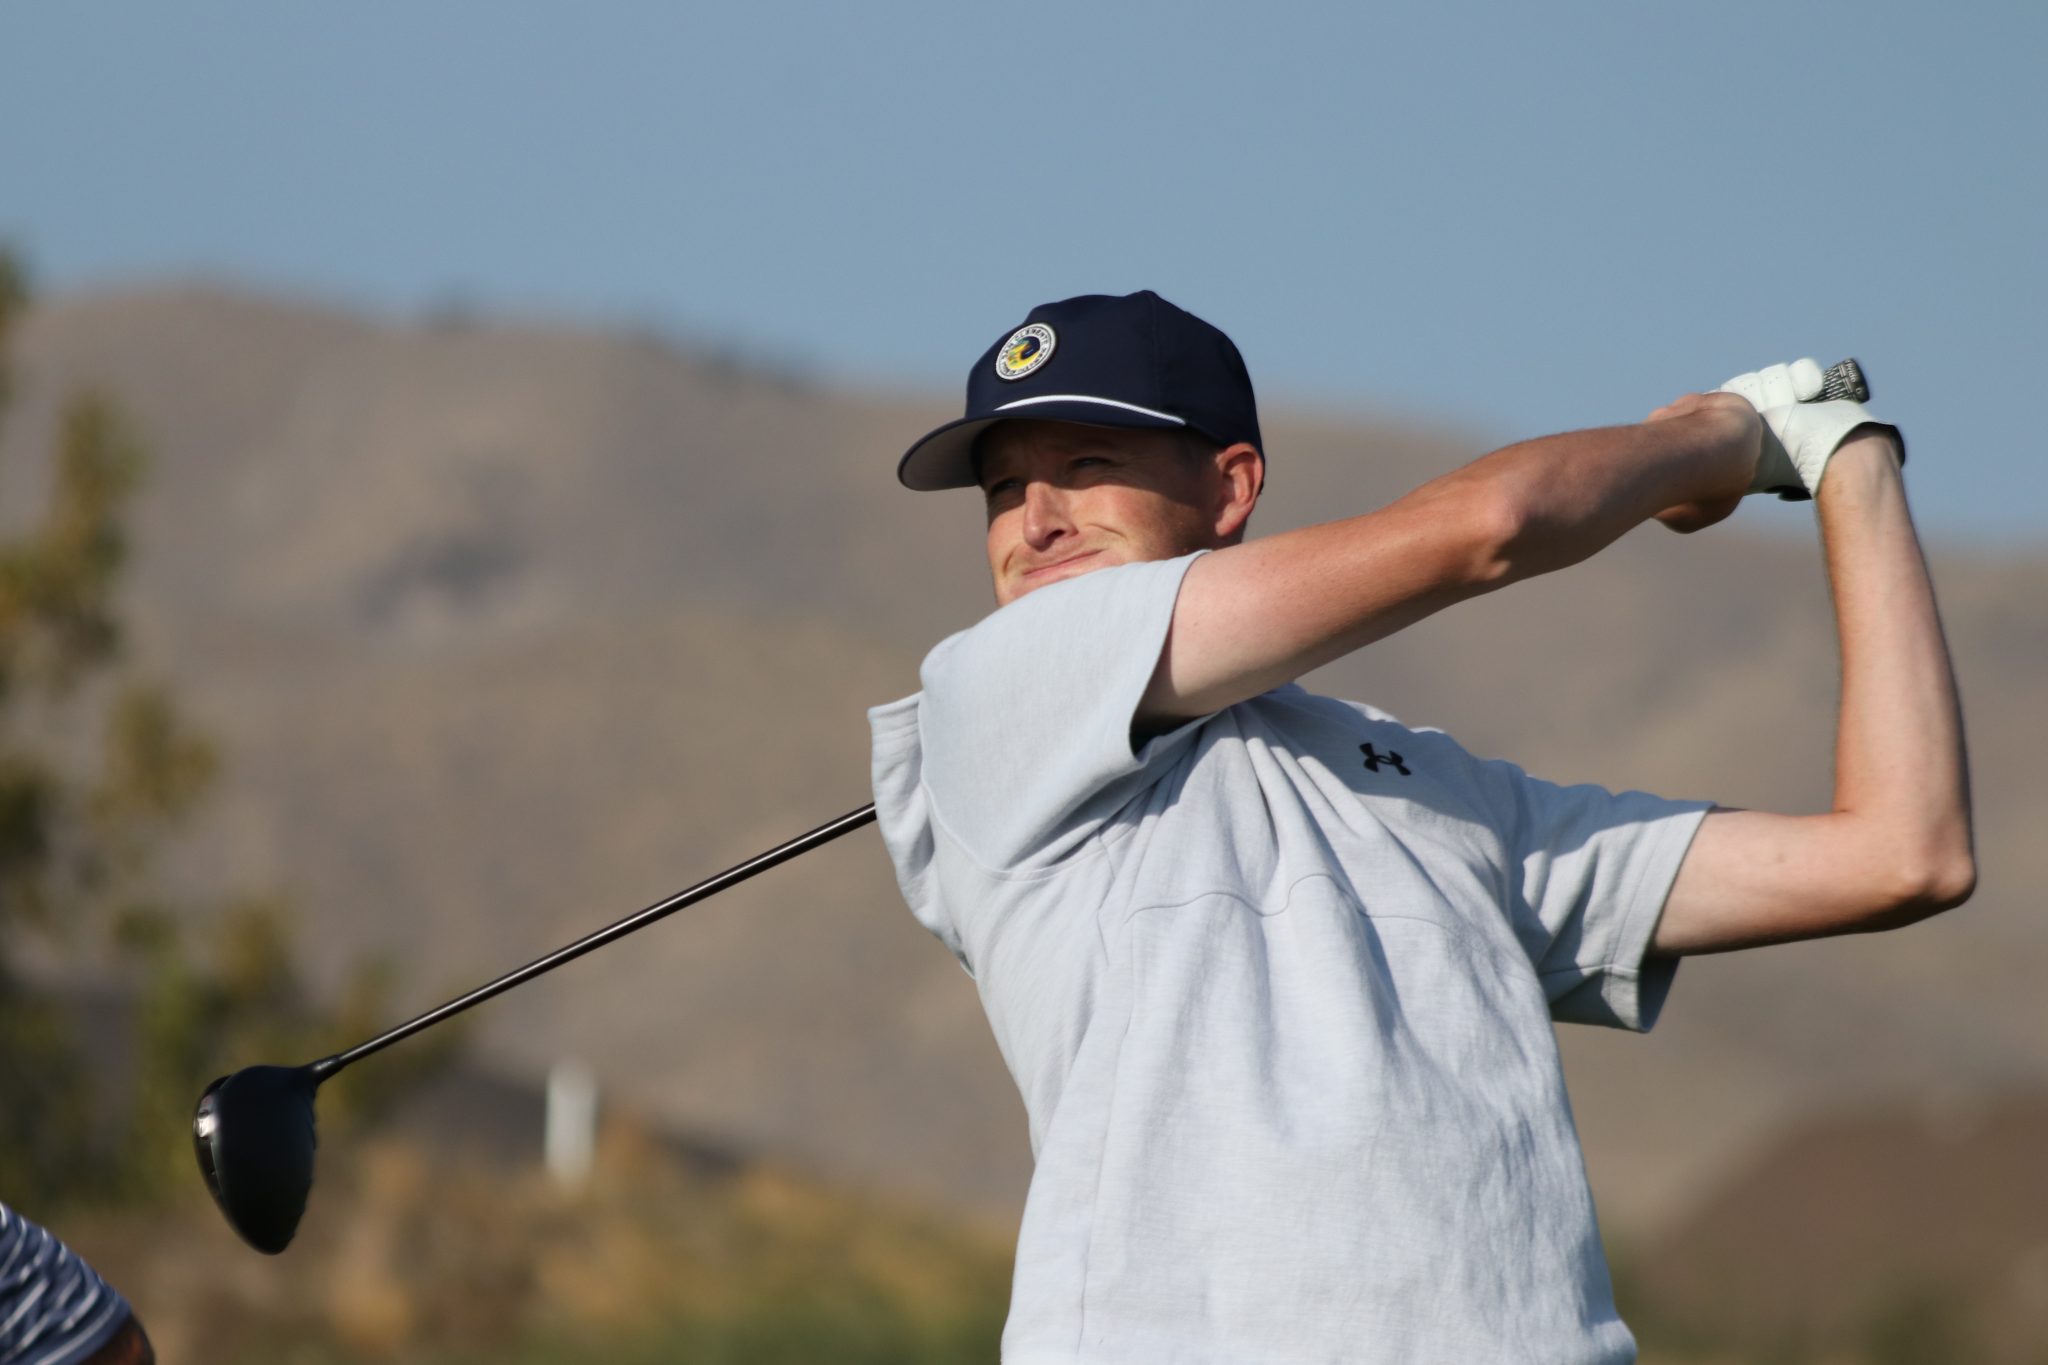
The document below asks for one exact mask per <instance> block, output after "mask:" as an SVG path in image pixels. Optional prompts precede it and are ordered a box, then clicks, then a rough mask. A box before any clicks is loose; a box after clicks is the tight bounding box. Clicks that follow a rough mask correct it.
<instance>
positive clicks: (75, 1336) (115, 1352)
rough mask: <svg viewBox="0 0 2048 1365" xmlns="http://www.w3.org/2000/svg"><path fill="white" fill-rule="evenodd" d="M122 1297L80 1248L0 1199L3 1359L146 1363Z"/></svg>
mask: <svg viewBox="0 0 2048 1365" xmlns="http://www.w3.org/2000/svg"><path fill="white" fill-rule="evenodd" d="M155 1359H156V1353H155V1352H154V1351H152V1350H151V1349H150V1345H149V1338H148V1337H147V1336H146V1335H144V1334H143V1331H142V1324H141V1323H140V1322H139V1321H137V1320H136V1317H135V1314H134V1313H133V1312H132V1311H130V1309H129V1307H128V1303H127V1300H125V1299H123V1298H122V1297H121V1296H120V1295H119V1294H118V1293H116V1292H115V1291H114V1290H113V1288H112V1287H111V1286H109V1285H108V1284H107V1282H106V1281H105V1280H102V1279H101V1278H100V1277H99V1276H98V1275H97V1274H95V1273H94V1271H93V1268H92V1267H91V1266H89V1265H87V1264H86V1263H85V1262H84V1261H83V1260H81V1259H80V1258H79V1256H78V1254H77V1253H76V1252H74V1251H72V1250H71V1249H70V1248H69V1247H67V1246H65V1245H64V1244H63V1243H62V1242H60V1241H58V1240H57V1239H56V1238H55V1237H53V1236H51V1235H50V1233H49V1232H48V1230H47V1229H44V1228H41V1227H38V1226H37V1225H36V1224H34V1223H31V1222H29V1221H28V1220H27V1219H26V1218H23V1217H22V1216H21V1215H20V1214H18V1213H16V1212H15V1211H14V1210H13V1209H10V1208H8V1207H7V1206H6V1205H5V1204H0V1365H150V1362H151V1361H153V1360H155Z"/></svg>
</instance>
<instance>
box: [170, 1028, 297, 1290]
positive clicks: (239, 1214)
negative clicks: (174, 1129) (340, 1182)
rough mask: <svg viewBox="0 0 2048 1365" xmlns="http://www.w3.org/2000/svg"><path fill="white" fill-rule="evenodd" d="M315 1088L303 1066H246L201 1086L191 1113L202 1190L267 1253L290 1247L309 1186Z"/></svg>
mask: <svg viewBox="0 0 2048 1365" xmlns="http://www.w3.org/2000/svg"><path fill="white" fill-rule="evenodd" d="M319 1086H320V1078H319V1077H318V1076H317V1075H316V1074H315V1073H314V1071H313V1068H312V1067H309V1066H297V1067H291V1066H252V1067H249V1068H247V1069H245V1070H242V1071H237V1072H235V1073H234V1074H233V1075H232V1076H223V1077H221V1078H220V1079H219V1080H217V1081H215V1082H214V1083H213V1084H212V1085H209V1086H207V1087H206V1092H205V1093H204V1094H202V1095H201V1096H200V1097H199V1108H198V1109H197V1110H196V1111H194V1113H193V1115H192V1144H193V1146H194V1147H195V1148H197V1149H198V1152H199V1171H200V1174H202V1175H204V1176H205V1177H206V1188H207V1189H209V1190H211V1191H212V1192H213V1199H214V1202H215V1203H217V1204H219V1205H220V1211H221V1212H222V1213H223V1214H226V1215H227V1220H228V1224H229V1226H231V1227H233V1228H234V1230H235V1231H236V1232H238V1233H240V1234H241V1236H242V1240H243V1241H245V1242H247V1243H248V1244H249V1245H250V1246H252V1247H255V1248H256V1249H257V1250H258V1251H261V1252H266V1253H268V1254H269V1255H272V1256H275V1255H276V1254H277V1253H278V1252H280V1251H283V1250H284V1249H285V1248H286V1247H288V1246H290V1245H291V1243H292V1234H293V1233H295V1232H297V1231H298V1230H299V1215H300V1214H302V1213H304V1212H305V1211H306V1195H307V1194H308V1193H309V1192H310V1191H311V1190H312V1188H313V1148H314V1146H315V1144H316V1138H315V1136H314V1131H313V1092H314V1091H315V1090H317V1089H318V1088H319Z"/></svg>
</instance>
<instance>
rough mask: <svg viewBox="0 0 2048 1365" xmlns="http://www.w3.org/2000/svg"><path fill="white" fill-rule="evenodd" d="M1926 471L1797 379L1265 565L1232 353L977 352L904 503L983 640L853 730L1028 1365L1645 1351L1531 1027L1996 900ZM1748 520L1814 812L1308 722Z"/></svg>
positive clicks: (1078, 318)
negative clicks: (975, 1023) (1794, 650)
mask: <svg viewBox="0 0 2048 1365" xmlns="http://www.w3.org/2000/svg"><path fill="white" fill-rule="evenodd" d="M1902 459H1903V446H1902V444H1901V442H1900V439H1899V437H1898V435H1897V433H1896V431H1895V430H1894V429H1892V428H1890V427H1887V426H1883V425H1879V424H1877V423H1875V422H1874V421H1873V420H1872V419H1871V418H1870V417H1869V415H1868V413H1867V412H1865V410H1864V409H1863V407H1862V406H1861V404H1860V403H1859V402H1857V401H1856V400H1854V399H1852V398H1834V397H1828V396H1825V395H1824V393H1823V392H1822V375H1821V371H1820V370H1819V367H1818V366H1815V365H1813V364H1812V362H1799V363H1798V364H1795V365H1791V366H1782V365H1781V366H1773V367H1770V368H1769V369H1766V370H1762V371H1758V372H1756V373H1754V374H1749V375H1744V376H1741V377H1740V378H1738V379H1736V380H1733V381H1730V383H1729V385H1727V386H1725V391H1721V392H1714V393H1701V394H1689V395H1687V396H1685V397H1682V398H1680V399H1679V400H1677V401H1676V402H1674V403H1672V404H1671V405H1669V406H1667V407H1663V408H1660V409H1658V410H1657V411H1656V412H1653V413H1652V414H1651V415H1650V417H1649V418H1648V420H1646V421H1644V422H1643V423H1641V424H1639V425H1635V426H1626V427H1617V428H1610V429H1604V430H1589V431H1580V432H1574V433H1570V434H1567V435H1561V436H1551V437H1545V438H1543V439H1540V440H1534V441H1527V442H1523V443H1520V444H1517V445H1512V446H1509V447H1507V448H1505V449H1503V450H1499V451H1496V452H1494V453H1493V454H1490V455H1488V456H1486V457H1485V458H1483V459H1480V460H1478V461H1476V462H1474V463H1472V464H1470V465H1468V466H1466V467H1465V468H1463V469H1460V470H1458V471H1456V472H1455V473H1452V474H1449V475H1447V476H1445V477H1443V478H1440V479H1437V480H1435V481H1434V482H1431V483H1429V484H1426V485H1424V486H1423V487H1422V488H1420V489H1417V490H1416V491H1415V492H1413V493H1411V494H1409V495H1408V496H1406V497H1404V498H1402V499H1400V500H1399V501H1397V502H1394V503H1392V504H1391V505H1389V506H1387V507H1385V508H1382V509H1380V510H1379V511H1375V512H1371V513H1368V514H1366V515H1362V516H1356V517H1352V518H1349V519H1347V520H1341V521H1332V522H1327V523H1324V524H1322V525H1317V526H1310V527H1307V528H1304V529H1301V530H1296V531H1290V532H1287V533H1285V534H1282V535H1275V536H1271V537H1269V538H1265V539H1261V540H1258V541H1254V542H1244V541H1243V536H1244V531H1245V525H1246V521H1247V519H1248V518H1249V517H1250V515H1251V513H1252V510H1253V508H1254V506H1255V505H1256V503H1257V502H1258V498H1259V492H1260V489H1261V486H1262V484H1263V480H1264V476H1265V467H1266V466H1265V448H1264V445H1263V443H1262V441H1261V439H1260V435H1259V425H1258V416H1257V412H1256V408H1255V406H1254V402H1253V396H1252V387H1251V382H1250V379H1249V377H1248V375H1247V373H1246V370H1245V367H1244V364H1243V362H1242V360H1241V359H1240V357H1239V355H1238V352H1237V350H1236V348H1235V347H1234V346H1233V345H1232V344H1231V342H1230V341H1229V339H1228V338H1227V337H1225V336H1224V335H1223V333H1221V332H1220V331H1218V330H1217V329H1215V328H1214V327H1212V326H1210V325H1209V324H1207V323H1205V322H1203V321H1201V320H1200V319H1198V318H1196V317H1194V316H1192V315H1191V314H1189V313H1186V312H1184V311H1182V310H1181V309H1179V308H1176V307H1174V306H1173V305H1172V304H1170V303H1168V302H1166V301H1165V300H1163V299H1161V298H1159V297H1158V296H1157V295H1155V294H1151V293H1149V292H1148V293H1139V294H1133V295H1129V296H1125V297H1108V296H1086V297H1081V298H1073V299H1067V300H1064V301H1061V302H1058V303H1053V304H1048V305H1045V306H1044V307H1041V308H1038V309H1036V310H1034V311H1033V312H1032V313H1031V314H1030V315H1029V316H1028V317H1027V318H1026V319H1025V320H1024V324H1023V325H1022V326H1021V327H1017V328H1015V329H1014V330H1010V331H1006V332H1005V333H1004V334H1003V336H1002V337H1001V338H1000V339H998V340H997V341H996V342H995V343H994V344H993V345H992V346H991V347H990V348H989V349H988V350H987V351H986V352H985V353H984V354H983V355H982V357H981V358H980V359H979V360H978V361H976V362H975V365H974V368H973V370H972V371H971V372H970V374H969V377H968V384H967V409H966V414H965V416H964V417H963V418H962V419H961V420H959V421H957V422H953V423H949V424H947V425H946V426H943V427H941V428H939V429H938V430H936V431H934V432H932V433H931V434H930V435H928V436H926V437H925V438H924V439H923V440H921V441H919V442H918V443H917V444H916V445H915V446H913V447H912V448H911V449H910V451H909V452H908V453H907V454H906V455H905V456H904V457H903V461H902V464H901V466H900V468H899V471H898V476H899V478H900V479H901V481H902V482H903V483H904V484H906V485H907V486H909V487H911V488H913V489H943V488H966V487H978V488H979V489H980V490H981V493H982V495H983V497H984V499H985V501H986V505H987V517H988V562H989V570H990V572H991V574H992V575H993V577H994V583H995V595H996V601H997V604H998V608H999V609H998V610H996V611H995V612H994V613H993V614H991V615H990V616H988V617H987V618H986V619H984V620H983V621H982V622H980V623H979V624H978V625H976V626H975V627H973V628H972V629H970V630H967V631H965V632H962V633H961V634H958V635H955V636H954V637H952V638H951V639H948V640H946V641H945V642H944V643H942V644H940V645H939V646H938V647H937V648H936V649H934V650H933V651H932V652H931V654H930V655H929V656H928V657H927V658H926V660H925V662H924V666H923V670H922V684H923V690H922V691H921V692H919V693H918V694H916V695H914V696H911V697H907V698H905V699H903V700H901V701H898V702H894V703H892V704H890V705H887V706H882V707H878V708H876V709H875V710H874V711H872V712H871V713H870V720H871V723H872V727H873V738H874V785H875V797H876V804H877V808H878V812H879V820H880V825H881V829H882V832H883V835H884V838H885V840H886V842H887V844H888V848H889V852H890V855H891V857H892V859H893V861H894V863H895V866H896V870H897V874H898V879H899V882H900V885H901V887H902V890H903V894H904V896H905V898H906V899H907V900H908V902H909V904H910V907H911V909H912V911H913V912H914V913H915V914H916V915H917V917H918V918H919V919H920V920H921V921H922V922H923V923H924V924H925V926H926V927H927V928H929V929H930V930H931V931H932V932H933V933H934V934H936V935H937V936H938V937H939V938H940V939H941V940H942V941H944V943H945V944H946V945H947V947H949V948H950V949H951V950H952V951H953V952H954V953H955V954H957V955H958V957H959V958H960V961H961V962H962V963H963V964H964V965H965V966H966V968H967V970H968V971H969V972H970V973H972V974H973V976H974V978H975V980H976V982H977V984H978V986H979V989H980V993H981V997H982V1000H983V1002H984V1004H985V1006H986V1008H987V1011H988V1017H989V1021H990V1024H991V1026H992V1027H993V1030H994V1033H995V1037H996V1041H997V1043H998V1044H999V1046H1000V1047H1001V1049H1002V1053H1003V1056H1004V1058H1005V1060H1006V1061H1007V1062H1008V1064H1009V1067H1010V1070H1011V1072H1012V1074H1013V1075H1014V1076H1015V1078H1016V1081H1017V1084H1018V1087H1019V1089H1020V1090H1021V1091H1022V1093H1023V1098H1024V1102H1025V1106H1026V1109H1027V1111H1028V1113H1029V1117H1030V1128H1031V1140H1032V1147H1033V1150H1034V1152H1035V1154H1036V1158H1037V1165H1036V1171H1035V1174H1034V1177H1033V1180H1032V1185H1031V1191H1030V1196H1029V1199H1028V1202H1027V1204H1026V1207H1025V1212H1024V1219H1023V1226H1022V1230H1021V1232H1020V1235H1019V1240H1018V1246H1017V1264H1016V1278H1015V1283H1014V1286H1013V1291H1012V1299H1011V1307H1010V1317H1009V1322H1008V1325H1007V1328H1006V1330H1005V1333H1004V1338H1003V1359H1004V1360H1005V1361H1006V1362H1008V1365H1071V1363H1074V1362H1089V1363H1090V1365H1127V1363H1128V1362H1160V1363H1161V1365H1165V1363H1166V1362H1171V1363H1172V1365H1204V1363H1206V1362H1214V1365H1295V1363H1296V1362H1335V1361H1343V1362H1355V1361H1372V1362H1402V1363H1403V1365H1415V1363H1416V1362H1438V1361H1460V1362H1479V1361H1514V1362H1614V1361H1627V1360H1632V1359H1633V1358H1634V1352H1635V1348H1634V1342H1633V1340H1632V1339H1631V1337H1630V1335H1629V1332H1628V1330H1627V1328H1626V1327H1625V1326H1624V1325H1623V1323H1622V1322H1621V1320H1620V1319H1619V1317H1618V1316H1617V1314H1616V1312H1615V1308H1614V1303H1613V1298H1612V1294H1611V1291H1610V1287H1609V1281H1608V1274H1607V1269H1606V1265H1605V1261H1604V1257H1603V1253H1602V1250H1601V1246H1600V1241H1599V1236H1598V1233H1597V1230H1596V1228H1595V1224H1594V1218H1593V1206H1592V1201H1591V1199H1590V1197H1589V1194H1588V1191H1587V1187H1586V1180H1585V1174H1584V1170H1583V1164H1582V1161H1581V1157H1580V1153H1579V1148H1578V1141H1577V1137H1576V1134H1575V1132H1574V1130H1573V1126H1572V1119H1571V1115H1570V1111H1569V1108H1568V1106H1567V1103H1566V1097H1565V1091H1564V1083H1563V1076H1562V1073H1561V1071H1560V1067H1559V1063H1558V1056H1557V1050H1556V1045H1555V1040H1554V1037H1553V1035H1552V1032H1551V1023H1552V1021H1553V1020H1570V1021H1575V1022H1582V1023H1594V1024H1604V1025H1609V1026H1613V1027H1621V1028H1632V1029H1647V1028H1649V1027H1650V1026H1651V1024H1652V1023H1653V1022H1654V1020H1655V1019H1656V1016H1657V1013H1658V1011H1659V1009H1660V1008H1661V1006H1662V1004H1663V1002H1664V999H1665V995H1666V993H1667V992H1668V990H1669V988H1670V986H1671V982H1672V978H1673V975H1674V973H1675V970H1676V966H1677V958H1678V957H1679V956H1681V955H1683V954H1687V953H1698V952H1713V951H1720V950H1725V949H1732V948H1741V947H1749V946H1753V945H1758V944H1766V943H1778V942H1784V941H1788V940H1793V939H1803V938H1812V937H1816V936H1820V935H1826V934H1835V933H1844V932H1851V931H1859V930H1870V929H1878V928H1885V927H1890V926H1894V925H1900V924H1904V923H1907V922H1909V921H1912V920H1915V919H1919V918H1921V917H1923V916H1926V915H1928V914H1931V913H1933V912H1935V911H1938V910H1941V909H1943V908H1946V907H1949V906H1953V905H1956V904H1958V903H1960V902H1961V901H1963V900H1964V899H1965V898H1966V897H1967V896H1968V895H1969V893H1970V890H1971V887H1972V885H1973V881H1974V876H1975V871H1974V863H1973V857H1972V852H1971V835H1970V822H1969V804H1968V794H1967V784H1966V776H1965V766H1964V753H1963V738H1962V728H1961V721H1960V717H1959V713H1958V707H1957V701H1956V694H1955V688H1954V683H1953V680H1952V677H1951V673H1950V668H1949V662H1948V658H1947V653H1946V649H1945V647H1944V644H1943V641H1942V636H1941V630H1940V626H1939V623H1938V620H1937V618H1936V613H1935V605H1934V598H1933V593H1932V589H1931V587H1930V586H1929V582H1928V578H1927V575H1926V571H1925V569H1924V567H1923V564H1922V560H1921V555H1920V551H1919V548H1918V545H1917V542H1916V540H1915V537H1914V533H1913V529H1912V525H1911V522H1910V520H1909V519H1908V516H1907V510H1906V502H1905V496H1904V491H1903V485H1902V482H1901V477H1900V472H1899V466H1900V463H1901V461H1902ZM1763 491H1781V492H1784V493H1786V494H1788V495H1791V496H1806V495H1808V494H1810V495H1812V496H1813V497H1814V499H1815V504H1816V507H1817V509H1818V514H1819V519H1820V523H1821V528H1822V531H1823V533H1824V538H1825V542H1826V556H1827V565H1828V571H1829V574H1830V578H1831V581H1832V584H1833V588H1834V601H1835V615H1836V624H1837V628H1838V632H1839V635H1840V638H1841V646H1842V660H1843V687H1842V704H1841V716H1840V731H1839V745H1838V752H1837V757H1836V772H1835V778H1836V785H1835V801H1834V808H1833V810H1831V811H1830V812H1828V813H1826V814H1821V815H1807V816H1791V815H1774V814H1766V813H1762V812H1754V811H1735V810H1724V809H1719V808H1715V807H1712V806H1710V805H1707V804H1705V803H1700V802H1682V801H1669V800H1664V799H1661V798H1658V797H1654V796H1649V795H1645V794H1643V793H1640V792H1629V793H1623V794H1619V795H1617V794H1613V793H1609V792H1607V791H1603V790H1600V789H1597V788H1593V787H1585V786H1578V787H1559V786H1553V785H1550V784H1548V783H1544V782H1541V781H1538V780H1536V779H1534V778H1532V777H1529V776H1527V775H1525V774H1524V773H1523V772H1521V771H1520V770H1519V769H1517V768H1515V767H1513V766H1511V765H1509V764H1507V763H1503V762H1493V761H1484V760H1481V759H1478V758H1475V757H1473V756H1472V755H1470V754H1468V753H1467V752H1466V751H1465V750H1464V749H1462V748H1461V747H1459V745H1458V744H1457V743H1456V742H1455V741H1453V740H1452V739H1451V738H1450V737H1449V736H1447V735H1445V734H1442V733H1440V732H1437V731H1433V730H1411V729H1408V728H1406V727H1405V726H1403V725H1401V724H1400V723H1399V722H1398V721H1396V720H1395V719H1393V718H1392V717H1390V716H1388V715H1385V714H1384V713H1382V712H1380V711H1377V710H1374V709H1373V708H1372V707H1370V706H1365V705H1360V704H1356V703H1352V702H1345V701H1337V700H1333V699H1331V698H1327V697H1321V696H1316V695H1313V694H1311V693H1309V692H1307V691H1305V690H1303V689H1302V688H1300V687H1299V686H1297V685H1295V683H1294V679H1296V678H1297V677H1299V676H1300V675H1301V674H1303V673H1305V672H1307V671H1308V670H1309V669H1312V668H1314V667H1316V666H1317V665H1319V664H1323V663H1326V662H1328V661H1330V660H1332V659H1335V658H1337V657H1338V656H1340V655H1342V654H1345V653H1347V652H1349V651H1351V650H1354V649H1358V648H1361V647H1363V646H1365V645H1369V644H1372V643H1373V642H1375V641H1378V640H1381V639H1382V638H1383V637H1385V636H1388V635H1390V634H1392V633H1394V632H1396V631H1398V630H1400V629H1401V628H1402V627H1404V626H1407V625H1410V624H1412V623H1414V622H1415V621H1417V620H1420V619H1421V618H1423V617H1424V616H1427V615H1429V614H1430V613H1432V612H1435V611H1438V610H1440V609H1442V608H1445V607H1448V606H1451V605H1453V604H1455V603H1457V602H1460V601H1463V600H1464V599H1466V598H1469V597H1474V596H1477V595H1479V594H1480V593H1484V592H1488V591H1492V590H1494V589H1497V588H1501V587H1505V586H1507V585H1508V584H1510V583H1513V582H1515V581H1517V580H1518V579H1522V578H1527V577H1530V576H1533V575H1535V574H1539V573H1546V572H1550V571H1553V570H1557V569H1562V568H1565V567H1567V566H1569V565H1571V564H1574V563H1576V562H1578V561H1579V560H1582V559H1585V558H1587V557H1588V556H1590V555H1592V554H1594V553H1595V552H1597V551H1598V550H1600V549H1601V548H1602V547H1604V546H1606V545H1608V544H1610V543H1611V542H1613V541H1614V540H1615V539H1617V538H1618V537H1619V536H1621V535H1622V534H1623V533H1624V532H1626V531H1627V530H1629V529H1630V528H1631V527H1633V526H1635V525H1637V524H1639V523H1641V522H1643V521H1645V520H1647V519H1651V518H1654V519H1656V520H1659V521H1661V522H1663V523H1664V524H1666V525H1667V526H1670V527H1672V528H1673V529H1676V530H1680V531H1692V530H1697V529H1700V528H1703V527H1705V526H1708V525H1711V524H1712V523H1714V522H1716V521H1719V520H1721V519H1722V518H1724V517H1726V516H1727V515H1729V514H1730V513H1731V512H1732V511H1733V510H1734V509H1735V507H1736V505H1737V504H1738V503H1739V502H1740V500H1741V498H1742V497H1743V496H1744V494H1745V493H1748V492H1763ZM1507 662H1508V661H1506V660H1504V661H1503V663H1504V664H1505V663H1507Z"/></svg>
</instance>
